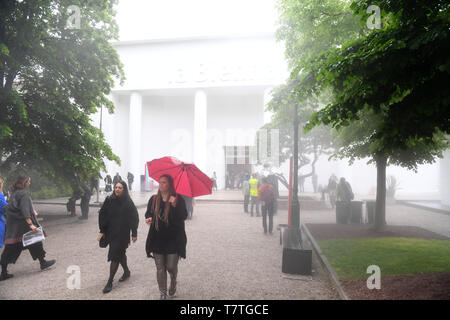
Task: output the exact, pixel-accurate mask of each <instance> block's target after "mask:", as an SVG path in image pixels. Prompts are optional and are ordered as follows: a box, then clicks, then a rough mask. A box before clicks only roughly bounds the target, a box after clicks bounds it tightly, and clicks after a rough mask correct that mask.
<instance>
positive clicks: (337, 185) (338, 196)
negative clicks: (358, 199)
mask: <svg viewBox="0 0 450 320" xmlns="http://www.w3.org/2000/svg"><path fill="white" fill-rule="evenodd" d="M319 189H320V192H321V193H322V200H323V201H325V194H326V193H328V197H329V201H330V204H331V208H332V209H334V208H335V207H336V201H342V202H351V201H352V200H353V199H354V197H355V196H354V194H353V190H352V187H351V185H350V183H349V182H348V181H347V180H345V178H344V177H341V178H340V179H339V180H338V178H337V177H336V176H335V175H334V174H332V175H331V177H330V178H329V179H328V185H327V186H326V187H320V188H319Z"/></svg>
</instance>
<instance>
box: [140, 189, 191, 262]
mask: <svg viewBox="0 0 450 320" xmlns="http://www.w3.org/2000/svg"><path fill="white" fill-rule="evenodd" d="M153 198H155V201H156V195H153V196H152V197H151V198H150V200H149V201H148V205H147V211H146V212H145V218H146V219H147V218H150V217H151V218H152V221H153V222H152V224H151V226H150V229H149V231H148V236H147V241H146V244H145V251H146V252H147V256H148V257H150V256H151V253H157V254H171V253H177V254H178V255H179V256H180V257H181V258H184V259H186V244H187V237H186V232H185V229H184V221H185V220H186V218H187V210H186V204H185V202H184V199H183V198H182V197H181V195H179V194H178V195H177V199H178V200H177V206H176V207H172V206H170V210H169V220H168V224H166V223H164V222H163V221H162V220H159V225H158V228H159V230H156V227H155V213H154V212H153V206H152V203H153ZM164 203H165V202H164V201H162V203H161V205H160V214H161V215H162V214H163V210H164Z"/></svg>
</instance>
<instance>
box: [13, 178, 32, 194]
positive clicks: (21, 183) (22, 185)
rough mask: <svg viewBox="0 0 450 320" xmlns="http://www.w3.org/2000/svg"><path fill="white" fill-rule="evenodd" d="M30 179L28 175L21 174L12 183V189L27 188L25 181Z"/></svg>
mask: <svg viewBox="0 0 450 320" xmlns="http://www.w3.org/2000/svg"><path fill="white" fill-rule="evenodd" d="M29 179H30V177H28V176H24V175H20V176H18V177H17V179H16V182H14V184H13V185H12V191H13V192H14V191H16V190H21V189H25V183H26V182H27V181H28V180H29Z"/></svg>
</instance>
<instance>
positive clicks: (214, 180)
mask: <svg viewBox="0 0 450 320" xmlns="http://www.w3.org/2000/svg"><path fill="white" fill-rule="evenodd" d="M211 180H212V181H213V190H216V191H217V175H216V172H215V171H214V173H213V176H212V178H211Z"/></svg>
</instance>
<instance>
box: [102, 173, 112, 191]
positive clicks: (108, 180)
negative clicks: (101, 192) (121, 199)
mask: <svg viewBox="0 0 450 320" xmlns="http://www.w3.org/2000/svg"><path fill="white" fill-rule="evenodd" d="M104 181H105V192H106V193H108V192H111V191H112V188H111V184H112V178H111V176H110V175H109V174H107V175H106V177H105V179H104Z"/></svg>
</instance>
